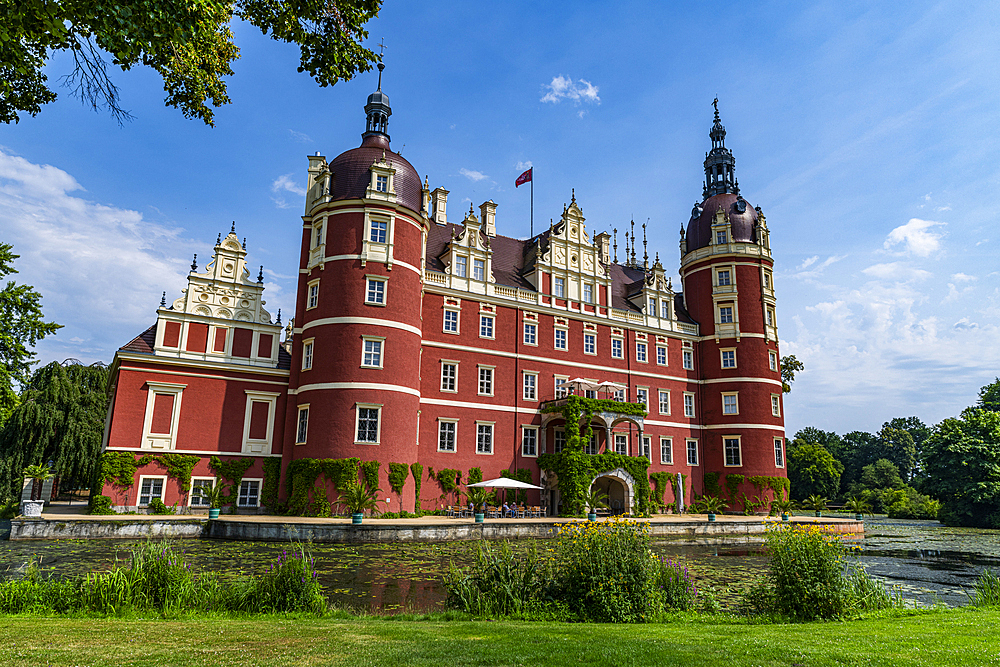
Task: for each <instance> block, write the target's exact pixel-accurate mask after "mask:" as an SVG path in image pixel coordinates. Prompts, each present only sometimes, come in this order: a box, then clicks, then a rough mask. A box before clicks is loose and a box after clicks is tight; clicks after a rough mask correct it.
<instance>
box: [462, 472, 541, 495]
mask: <svg viewBox="0 0 1000 667" xmlns="http://www.w3.org/2000/svg"><path fill="white" fill-rule="evenodd" d="M466 486H468V487H469V488H474V487H477V486H481V487H484V488H488V489H543V488H544V487H541V486H535V485H534V484H528V483H527V482H521V481H518V480H516V479H511V478H509V477H498V478H496V479H488V480H486V481H485V482H476V483H475V484H467V485H466ZM504 497H505V498H506V496H504Z"/></svg>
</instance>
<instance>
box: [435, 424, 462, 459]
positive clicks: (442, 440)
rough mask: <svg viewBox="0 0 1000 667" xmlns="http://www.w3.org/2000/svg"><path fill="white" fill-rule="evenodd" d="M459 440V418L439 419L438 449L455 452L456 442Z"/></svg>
mask: <svg viewBox="0 0 1000 667" xmlns="http://www.w3.org/2000/svg"><path fill="white" fill-rule="evenodd" d="M457 441H458V420H457V419H439V420H438V451H439V452H454V451H455V443H456V442H457Z"/></svg>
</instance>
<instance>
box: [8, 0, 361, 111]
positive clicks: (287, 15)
mask: <svg viewBox="0 0 1000 667" xmlns="http://www.w3.org/2000/svg"><path fill="white" fill-rule="evenodd" d="M380 7H381V0H341V1H338V2H337V3H335V4H327V3H323V2H306V3H272V2H267V1H266V0H241V1H240V2H237V3H224V2H217V1H215V0H198V1H191V2H183V3H173V2H164V1H162V0H151V1H146V2H139V1H136V0H120V1H119V2H117V3H115V4H114V5H107V4H104V3H101V2H97V1H96V0H81V1H78V2H72V3H64V2H60V3H51V2H42V1H41V0H27V1H24V2H16V3H8V6H6V7H5V12H4V13H5V19H4V21H3V22H2V23H0V43H3V44H4V49H3V50H2V51H0V55H2V58H0V72H3V76H0V121H3V122H5V123H11V122H17V121H18V120H19V118H20V115H21V114H23V113H28V114H31V115H32V116H34V115H36V114H37V113H38V112H39V111H40V110H41V106H42V105H43V104H48V103H49V102H52V101H54V100H55V99H56V94H55V92H54V91H53V90H52V89H51V88H49V86H48V84H47V81H48V77H47V76H46V71H45V70H46V66H47V64H48V62H49V60H50V59H51V58H53V56H54V55H55V54H56V53H59V52H67V53H69V54H72V56H73V60H74V63H75V69H74V70H73V71H72V72H71V73H70V74H68V75H66V77H65V82H66V83H67V85H69V86H70V87H71V88H72V90H73V93H74V94H75V95H76V96H78V97H80V99H81V101H82V102H83V103H85V104H86V105H87V106H91V107H93V108H94V109H95V110H96V109H97V108H99V107H104V108H106V109H107V110H108V111H109V112H110V113H111V114H112V115H113V116H114V117H115V118H116V119H117V120H119V122H120V121H121V120H123V119H127V118H130V117H131V116H130V114H129V113H128V112H127V111H125V110H124V109H122V108H121V106H120V102H119V98H118V91H117V88H116V87H115V85H114V84H113V83H112V81H111V78H110V74H109V72H108V68H109V63H108V62H106V61H105V60H104V54H110V56H111V63H110V64H111V65H115V66H117V67H120V68H121V69H122V71H128V70H130V69H132V68H134V67H136V66H139V65H145V66H147V67H150V68H151V69H152V70H153V71H155V72H156V73H157V74H158V75H159V76H160V77H161V78H162V79H163V88H164V91H165V92H166V100H165V103H166V104H167V105H168V106H172V107H176V108H179V109H180V110H181V112H182V113H183V114H184V116H185V117H186V118H197V119H200V120H202V121H204V122H205V123H206V124H208V125H214V121H213V118H214V111H213V107H218V106H220V105H223V104H228V103H229V101H230V100H229V95H228V91H227V89H226V82H225V80H224V77H227V76H231V75H232V74H233V69H232V63H233V61H235V60H236V59H237V58H239V53H240V51H239V49H238V48H237V47H236V45H235V44H234V43H233V38H234V35H233V30H232V28H231V26H232V24H234V23H236V22H241V23H242V22H245V23H246V24H249V25H252V26H255V27H257V28H259V29H260V31H261V32H262V33H263V34H265V35H268V36H270V37H271V39H274V40H276V41H280V42H285V43H290V44H296V45H298V47H299V51H300V64H299V68H298V71H299V72H309V75H310V76H312V77H313V78H314V79H315V80H316V82H317V83H318V84H319V85H320V86H328V85H332V84H335V83H337V82H338V81H340V80H345V81H346V80H350V79H351V78H353V77H354V76H355V75H356V74H357V73H358V72H367V71H368V70H370V69H371V63H373V62H375V61H376V60H377V59H378V56H377V55H375V53H374V52H372V51H370V50H368V49H366V48H364V47H363V46H362V43H363V41H364V40H365V38H366V37H367V36H368V32H367V31H366V30H365V29H364V25H365V23H366V22H367V21H368V20H369V19H371V18H373V17H374V16H376V15H378V11H379V8H380Z"/></svg>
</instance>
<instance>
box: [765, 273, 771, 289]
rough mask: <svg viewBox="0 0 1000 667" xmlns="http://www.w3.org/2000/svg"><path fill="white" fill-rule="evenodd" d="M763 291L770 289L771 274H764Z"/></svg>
mask: <svg viewBox="0 0 1000 667" xmlns="http://www.w3.org/2000/svg"><path fill="white" fill-rule="evenodd" d="M764 289H771V272H770V271H765V272H764Z"/></svg>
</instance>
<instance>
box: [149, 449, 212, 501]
mask: <svg viewBox="0 0 1000 667" xmlns="http://www.w3.org/2000/svg"><path fill="white" fill-rule="evenodd" d="M153 460H154V461H158V462H159V463H160V464H162V465H163V467H164V468H166V469H167V475H169V476H170V477H173V478H174V479H176V480H177V483H178V484H179V485H180V487H181V491H182V492H183V493H185V494H186V493H187V490H188V489H189V488H191V471H192V470H194V467H195V466H196V465H198V462H199V461H201V457H200V456H195V455H194V454H175V453H173V452H165V453H163V454H156V455H154V456H153Z"/></svg>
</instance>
